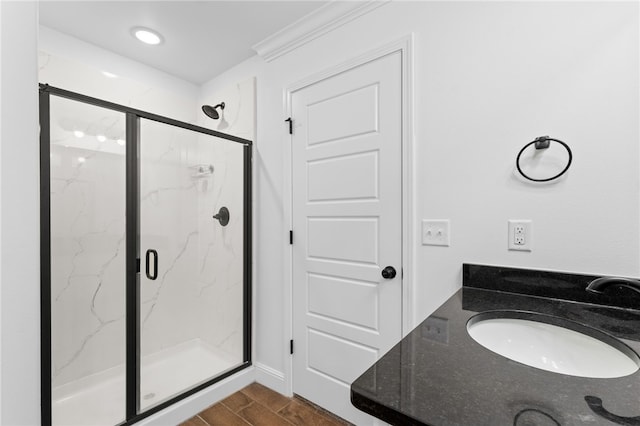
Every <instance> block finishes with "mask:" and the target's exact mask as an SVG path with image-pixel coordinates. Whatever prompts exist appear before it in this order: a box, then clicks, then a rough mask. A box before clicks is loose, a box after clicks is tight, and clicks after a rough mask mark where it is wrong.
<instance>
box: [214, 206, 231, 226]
mask: <svg viewBox="0 0 640 426" xmlns="http://www.w3.org/2000/svg"><path fill="white" fill-rule="evenodd" d="M213 218H214V219H218V222H220V225H222V226H227V225H228V224H229V209H228V208H226V207H220V210H219V211H218V213H217V214H214V215H213Z"/></svg>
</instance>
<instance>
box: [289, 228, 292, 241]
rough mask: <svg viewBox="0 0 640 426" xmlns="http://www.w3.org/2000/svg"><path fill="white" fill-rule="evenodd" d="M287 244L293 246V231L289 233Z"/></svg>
mask: <svg viewBox="0 0 640 426" xmlns="http://www.w3.org/2000/svg"><path fill="white" fill-rule="evenodd" d="M289 244H293V230H291V231H289Z"/></svg>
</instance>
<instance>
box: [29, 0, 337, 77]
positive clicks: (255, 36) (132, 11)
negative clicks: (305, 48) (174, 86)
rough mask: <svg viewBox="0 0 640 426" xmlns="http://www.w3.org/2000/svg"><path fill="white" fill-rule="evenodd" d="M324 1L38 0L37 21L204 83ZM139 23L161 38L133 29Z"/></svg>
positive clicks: (139, 60) (136, 59)
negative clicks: (144, 38) (142, 36)
mask: <svg viewBox="0 0 640 426" xmlns="http://www.w3.org/2000/svg"><path fill="white" fill-rule="evenodd" d="M326 3H328V0H322V1H295V0H289V1H269V0H262V1H238V0H236V1H88V0H87V1H41V2H40V24H41V25H44V26H46V27H49V28H52V29H54V30H56V31H59V32H62V33H65V34H68V35H70V36H73V37H76V38H79V39H81V40H84V41H86V42H88V43H91V44H94V45H96V46H99V47H101V48H103V49H107V50H110V51H112V52H114V53H117V54H119V55H121V56H125V57H127V58H129V59H133V60H135V61H138V62H141V63H143V64H146V65H148V66H151V67H153V68H156V69H159V70H161V71H164V72H166V73H169V74H172V75H174V76H176V77H179V78H181V79H183V80H186V81H189V82H191V83H194V84H198V85H200V84H202V83H204V82H206V81H208V80H210V79H212V78H213V77H216V76H218V75H219V74H221V73H222V72H224V71H226V70H228V69H229V68H231V67H233V66H234V65H236V64H239V63H240V62H242V61H244V60H245V59H248V58H250V57H251V56H253V55H255V51H254V50H252V48H251V46H253V45H254V44H256V43H258V42H260V41H262V40H264V39H265V38H267V37H268V36H270V35H272V34H274V33H276V32H277V31H279V30H280V29H282V28H284V27H286V26H287V25H289V24H291V23H293V22H295V21H297V20H298V19H300V18H302V17H303V16H305V15H307V14H308V13H310V12H312V11H314V10H315V9H317V8H319V7H321V6H323V5H325V4H326ZM137 26H142V27H148V28H151V29H154V30H156V31H158V32H159V33H161V34H162V36H163V37H164V42H163V43H162V44H160V45H157V46H150V45H145V44H143V43H141V42H139V41H137V40H136V39H135V38H133V36H132V35H131V32H130V31H131V28H133V27H137Z"/></svg>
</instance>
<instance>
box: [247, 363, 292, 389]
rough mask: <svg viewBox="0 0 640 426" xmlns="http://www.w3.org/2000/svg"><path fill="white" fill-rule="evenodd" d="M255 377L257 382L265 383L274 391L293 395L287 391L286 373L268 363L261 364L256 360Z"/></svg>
mask: <svg viewBox="0 0 640 426" xmlns="http://www.w3.org/2000/svg"><path fill="white" fill-rule="evenodd" d="M254 365H255V368H256V370H255V378H256V382H258V383H260V384H261V385H264V386H266V387H268V388H270V389H273V390H274V391H276V392H278V393H281V394H283V395H286V396H289V397H290V396H293V394H290V393H288V392H287V387H286V383H285V380H284V373H282V372H281V371H278V370H276V369H274V368H271V367H269V366H268V365H264V364H260V363H259V362H256V363H255V364H254Z"/></svg>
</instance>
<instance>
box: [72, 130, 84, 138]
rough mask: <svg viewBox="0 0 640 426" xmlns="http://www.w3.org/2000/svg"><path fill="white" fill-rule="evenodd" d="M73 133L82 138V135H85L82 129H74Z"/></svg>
mask: <svg viewBox="0 0 640 426" xmlns="http://www.w3.org/2000/svg"><path fill="white" fill-rule="evenodd" d="M73 135H74V136H75V137H76V138H81V137H83V136H84V132H83V131H82V130H74V131H73Z"/></svg>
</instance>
